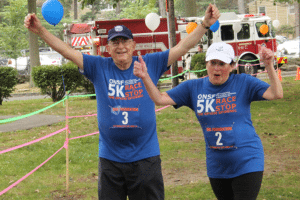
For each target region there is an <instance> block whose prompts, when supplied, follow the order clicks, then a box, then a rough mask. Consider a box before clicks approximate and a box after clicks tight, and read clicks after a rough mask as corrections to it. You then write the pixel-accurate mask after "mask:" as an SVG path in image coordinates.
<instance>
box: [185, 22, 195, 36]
mask: <svg viewBox="0 0 300 200" xmlns="http://www.w3.org/2000/svg"><path fill="white" fill-rule="evenodd" d="M197 26H198V25H197V23H195V22H189V23H188V24H187V25H186V27H185V30H186V32H187V33H188V34H190V33H191V32H193V31H194V30H195V28H196V27H197Z"/></svg>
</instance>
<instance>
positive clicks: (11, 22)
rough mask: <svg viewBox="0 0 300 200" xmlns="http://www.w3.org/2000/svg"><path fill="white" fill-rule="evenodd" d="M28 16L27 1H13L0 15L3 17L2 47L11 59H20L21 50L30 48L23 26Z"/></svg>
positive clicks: (0, 45)
mask: <svg viewBox="0 0 300 200" xmlns="http://www.w3.org/2000/svg"><path fill="white" fill-rule="evenodd" d="M26 14H27V1H24V0H11V1H10V2H9V5H6V6H4V8H3V10H2V12H1V13H0V16H2V17H3V21H2V23H1V24H0V47H2V49H3V50H5V52H4V54H5V55H7V56H8V57H10V58H14V59H16V58H18V57H19V56H20V55H21V52H20V50H21V49H23V48H24V46H25V47H28V39H27V31H26V30H25V28H24V26H23V24H24V17H25V16H26Z"/></svg>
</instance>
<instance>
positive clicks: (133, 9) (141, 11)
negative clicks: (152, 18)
mask: <svg viewBox="0 0 300 200" xmlns="http://www.w3.org/2000/svg"><path fill="white" fill-rule="evenodd" d="M155 3H156V1H153V0H150V1H149V2H146V1H144V0H139V1H136V2H135V3H132V2H129V1H124V2H122V4H121V5H122V12H121V13H120V18H126V19H144V18H145V17H146V16H147V14H149V13H152V12H154V13H157V12H158V8H157V7H155V6H156V5H155Z"/></svg>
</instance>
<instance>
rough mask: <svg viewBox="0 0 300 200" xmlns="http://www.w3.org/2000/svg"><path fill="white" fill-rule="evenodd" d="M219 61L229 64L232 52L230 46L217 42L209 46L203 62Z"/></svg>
mask: <svg viewBox="0 0 300 200" xmlns="http://www.w3.org/2000/svg"><path fill="white" fill-rule="evenodd" d="M210 60H221V61H223V62H224V63H227V64H230V63H231V61H233V60H234V50H233V48H232V46H231V45H230V44H226V43H225V42H217V43H213V44H212V45H210V47H209V48H208V49H207V52H206V58H205V61H210Z"/></svg>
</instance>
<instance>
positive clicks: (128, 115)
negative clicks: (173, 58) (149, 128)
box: [110, 106, 140, 128]
mask: <svg viewBox="0 0 300 200" xmlns="http://www.w3.org/2000/svg"><path fill="white" fill-rule="evenodd" d="M139 117H140V114H139V107H130V108H129V107H121V106H115V107H111V120H112V121H111V122H112V126H111V127H110V128H140V127H139Z"/></svg>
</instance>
